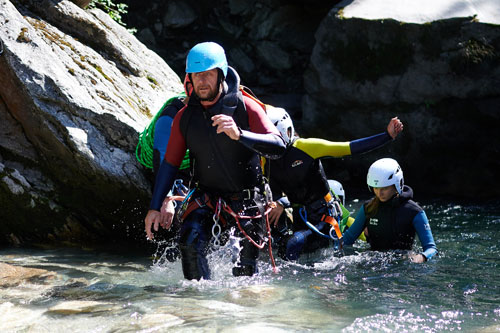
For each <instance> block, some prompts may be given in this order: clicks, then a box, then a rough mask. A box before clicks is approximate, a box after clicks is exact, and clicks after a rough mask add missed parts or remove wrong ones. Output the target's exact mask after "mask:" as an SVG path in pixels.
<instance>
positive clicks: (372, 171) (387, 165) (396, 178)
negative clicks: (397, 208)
mask: <svg viewBox="0 0 500 333" xmlns="http://www.w3.org/2000/svg"><path fill="white" fill-rule="evenodd" d="M366 183H367V184H368V189H369V190H370V192H373V187H386V186H391V185H394V186H395V187H396V190H397V191H398V193H399V194H401V192H402V190H403V185H404V178H403V170H402V169H401V167H400V166H399V164H398V162H397V161H396V160H394V159H392V158H382V159H380V160H377V161H375V162H374V163H373V164H372V165H371V166H370V168H369V169H368V174H367V175H366Z"/></svg>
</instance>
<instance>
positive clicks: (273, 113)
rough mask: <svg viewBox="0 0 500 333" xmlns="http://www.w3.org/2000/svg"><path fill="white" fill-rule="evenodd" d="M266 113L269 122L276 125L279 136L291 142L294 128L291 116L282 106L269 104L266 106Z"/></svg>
mask: <svg viewBox="0 0 500 333" xmlns="http://www.w3.org/2000/svg"><path fill="white" fill-rule="evenodd" d="M267 115H268V116H269V119H271V122H272V123H273V124H274V126H276V128H277V129H278V131H280V133H281V136H282V137H283V139H285V141H286V142H287V143H288V142H291V140H292V139H293V137H294V136H295V130H294V127H293V122H292V118H291V117H290V115H289V114H288V112H286V111H285V109H283V108H277V107H274V106H271V105H269V106H268V107H267Z"/></svg>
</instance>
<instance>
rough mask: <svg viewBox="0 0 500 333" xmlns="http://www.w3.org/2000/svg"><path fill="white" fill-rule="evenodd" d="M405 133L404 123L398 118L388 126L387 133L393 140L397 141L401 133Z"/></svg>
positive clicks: (392, 120) (393, 119)
mask: <svg viewBox="0 0 500 333" xmlns="http://www.w3.org/2000/svg"><path fill="white" fill-rule="evenodd" d="M402 131H403V123H402V122H401V120H399V119H398V117H394V118H392V119H391V120H390V121H389V124H388V125H387V133H389V135H390V136H391V138H393V139H395V138H396V137H397V136H398V134H399V133H401V132H402Z"/></svg>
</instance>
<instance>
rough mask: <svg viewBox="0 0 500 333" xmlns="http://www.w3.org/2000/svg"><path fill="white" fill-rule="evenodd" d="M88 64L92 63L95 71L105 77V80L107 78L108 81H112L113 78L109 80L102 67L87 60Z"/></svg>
mask: <svg viewBox="0 0 500 333" xmlns="http://www.w3.org/2000/svg"><path fill="white" fill-rule="evenodd" d="M89 64H90V65H92V67H94V68H95V70H96V71H98V72H99V73H100V74H101V75H102V77H103V78H105V79H106V80H108V81H109V82H111V83H113V80H111V78H110V77H109V76H107V75H106V73H104V71H103V70H102V67H101V66H99V65H97V64H94V63H92V62H90V61H89Z"/></svg>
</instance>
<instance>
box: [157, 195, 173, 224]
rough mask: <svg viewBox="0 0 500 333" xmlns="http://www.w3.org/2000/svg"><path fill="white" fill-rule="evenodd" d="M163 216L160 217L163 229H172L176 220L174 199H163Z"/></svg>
mask: <svg viewBox="0 0 500 333" xmlns="http://www.w3.org/2000/svg"><path fill="white" fill-rule="evenodd" d="M160 213H161V217H160V225H161V227H162V228H163V229H167V230H168V229H170V226H172V221H173V220H174V215H175V207H174V202H173V200H171V199H169V198H168V197H167V198H165V200H163V204H162V205H161V211H160Z"/></svg>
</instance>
